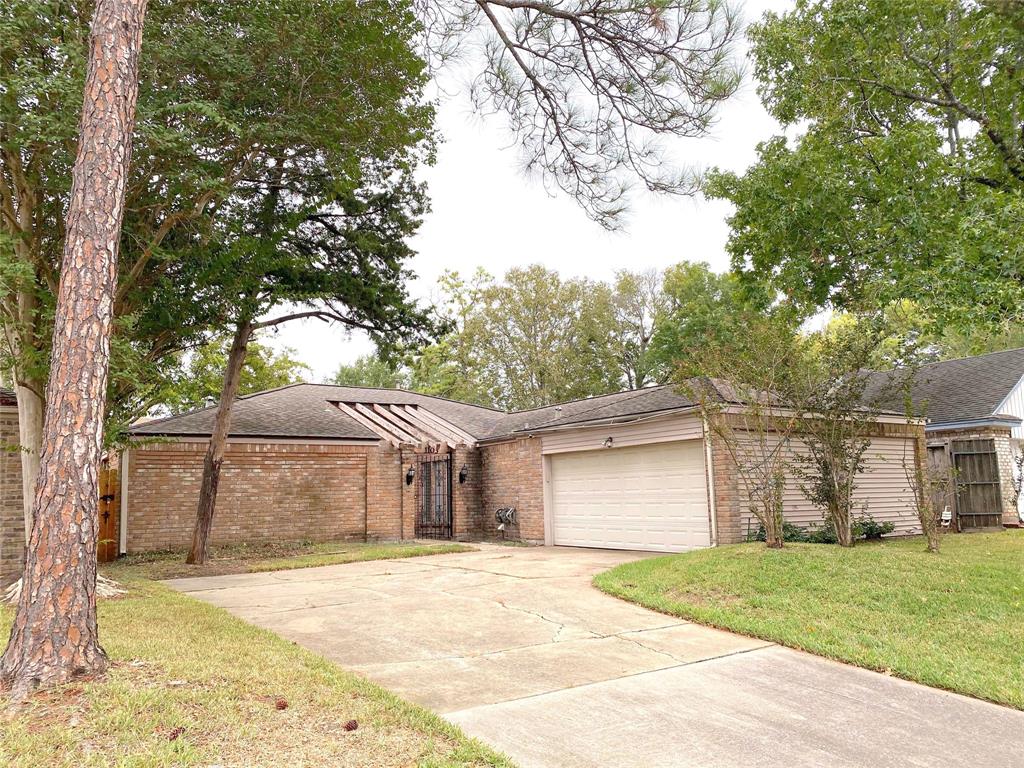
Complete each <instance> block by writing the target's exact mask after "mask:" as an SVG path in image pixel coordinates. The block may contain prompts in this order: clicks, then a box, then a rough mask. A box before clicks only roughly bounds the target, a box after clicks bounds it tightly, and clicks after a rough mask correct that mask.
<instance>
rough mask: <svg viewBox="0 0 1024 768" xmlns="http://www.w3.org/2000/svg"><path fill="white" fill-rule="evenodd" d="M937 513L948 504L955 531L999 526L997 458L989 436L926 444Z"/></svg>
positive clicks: (1000, 497)
mask: <svg viewBox="0 0 1024 768" xmlns="http://www.w3.org/2000/svg"><path fill="white" fill-rule="evenodd" d="M928 464H929V469H930V471H931V472H932V474H933V477H936V478H944V479H945V480H946V482H945V483H938V484H937V485H936V486H934V487H933V496H932V501H933V502H934V503H935V509H936V512H941V511H942V509H943V507H945V506H949V507H950V509H951V510H952V511H953V520H954V524H955V526H956V529H957V530H958V531H968V530H975V529H985V528H1000V527H1002V514H1003V497H1002V488H1001V484H1000V479H999V457H998V455H997V454H996V447H995V442H994V441H993V440H991V439H990V438H959V439H953V440H947V441H945V442H943V443H942V444H935V445H930V446H928Z"/></svg>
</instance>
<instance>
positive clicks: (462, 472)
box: [459, 464, 469, 485]
mask: <svg viewBox="0 0 1024 768" xmlns="http://www.w3.org/2000/svg"><path fill="white" fill-rule="evenodd" d="M468 476H469V467H467V466H466V465H465V464H463V465H462V468H461V469H459V485H462V484H463V483H464V482H466V478H467V477H468Z"/></svg>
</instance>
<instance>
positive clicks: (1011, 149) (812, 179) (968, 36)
mask: <svg viewBox="0 0 1024 768" xmlns="http://www.w3.org/2000/svg"><path fill="white" fill-rule="evenodd" d="M750 36H751V39H752V41H753V57H754V61H755V67H754V71H755V75H756V77H757V79H758V80H759V82H760V83H761V89H760V93H761V96H762V99H763V101H764V103H765V106H766V107H767V109H768V110H769V111H770V112H771V114H772V115H773V116H774V117H776V118H777V119H778V120H779V121H780V122H781V123H782V124H783V125H785V126H787V127H792V128H796V129H799V130H800V131H801V135H800V136H799V137H798V138H797V139H795V140H792V141H790V140H787V139H786V138H783V137H779V138H775V139H772V140H770V141H768V142H766V143H764V144H763V145H761V146H760V147H759V159H758V162H757V163H756V164H755V165H754V166H753V167H752V168H751V169H749V170H748V171H747V173H745V174H744V175H742V176H738V175H736V174H732V173H717V174H714V175H713V176H712V177H711V178H710V180H709V183H708V185H707V192H708V193H709V194H710V195H711V196H713V197H720V198H725V199H727V200H729V201H730V202H732V203H733V204H734V205H735V208H736V211H735V214H734V215H733V216H732V218H731V219H730V224H731V229H732V233H731V237H730V242H729V250H730V252H731V254H732V257H733V266H734V268H735V269H736V270H737V272H738V273H740V274H741V275H742V276H743V278H744V279H745V280H747V281H750V282H756V281H767V282H768V283H769V284H770V285H771V287H772V288H773V289H774V290H777V291H779V292H780V293H781V294H782V295H783V296H785V297H786V298H787V299H788V300H789V301H792V302H793V303H794V304H796V305H797V306H799V307H800V308H801V309H802V310H803V311H804V312H806V313H811V312H813V311H815V310H817V309H819V308H821V307H825V306H831V307H836V308H841V309H850V310H853V311H858V312H860V311H864V310H872V309H878V308H881V307H884V306H886V305H887V304H889V303H891V302H894V301H897V300H900V299H903V298H916V299H918V300H919V301H921V302H922V303H923V304H926V305H927V306H924V309H925V311H926V312H927V313H928V314H929V315H931V316H933V317H934V318H935V320H936V321H937V322H939V323H941V324H942V325H943V326H946V325H949V324H974V323H979V322H982V323H992V324H997V325H998V324H1000V323H1003V322H1005V321H1006V320H1007V319H1008V318H1010V319H1013V318H1016V319H1019V318H1020V317H1021V310H1022V306H1021V302H1020V295H1021V288H1022V285H1024V239H1022V238H1021V237H1020V232H1021V231H1024V133H1022V122H1021V114H1024V112H1022V107H1024V80H1022V79H1021V77H1020V71H1021V62H1022V61H1024V6H1022V5H1021V4H1020V3H1013V2H1001V1H999V0H992V1H991V2H978V3H975V2H966V1H964V0H908V1H907V2H900V3H893V2H889V1H888V0H830V1H828V2H826V1H825V0H801V2H798V3H797V6H796V8H795V9H794V10H793V11H791V12H788V13H783V14H778V15H777V14H772V13H769V14H767V15H766V16H765V18H764V19H763V20H762V21H761V22H760V23H759V24H756V25H754V26H753V27H752V29H751V31H750Z"/></svg>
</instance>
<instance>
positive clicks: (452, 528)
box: [0, 384, 923, 580]
mask: <svg viewBox="0 0 1024 768" xmlns="http://www.w3.org/2000/svg"><path fill="white" fill-rule="evenodd" d="M719 390H720V393H721V391H724V388H721V387H720V388H719ZM723 398H724V399H726V400H727V395H723ZM729 407H735V408H741V407H742V405H741V404H738V403H737V404H733V405H730V406H729ZM5 413H6V412H5ZM213 419H214V410H213V409H212V408H208V409H203V410H199V411H195V412H192V413H187V414H182V415H179V416H174V417H170V418H166V419H162V420H159V421H151V422H148V423H145V424H140V425H137V426H135V427H134V428H133V429H132V431H131V434H132V440H133V442H132V444H131V446H130V447H129V448H128V449H127V450H124V451H123V452H122V453H121V455H120V459H119V461H120V474H121V485H120V494H119V500H118V501H117V502H115V503H116V505H117V510H116V511H118V512H119V520H118V521H117V523H116V527H113V528H112V529H111V530H112V531H114V532H115V533H114V534H112V535H113V536H116V538H117V551H118V552H120V553H135V552H142V551H148V550H158V549H181V548H185V547H186V546H187V545H188V543H189V541H190V537H191V531H192V525H193V521H194V516H195V508H196V502H197V500H198V494H199V485H200V478H201V474H202V464H203V454H204V451H205V449H206V444H207V442H208V440H209V435H210V431H211V428H212V425H213ZM0 423H2V422H0ZM14 423H15V424H16V418H15V422H14ZM874 428H875V435H874V437H873V440H872V444H871V447H870V449H869V450H868V452H867V454H866V457H865V458H866V461H867V472H866V473H865V474H864V475H863V476H862V477H861V479H860V480H859V482H858V490H857V494H858V501H859V502H860V503H863V504H864V505H866V510H867V511H868V512H869V513H870V514H871V515H872V516H873V517H874V518H875V519H876V520H879V521H891V522H892V523H893V524H894V525H895V526H896V531H897V532H898V533H903V534H909V533H915V532H917V531H918V528H919V527H918V522H917V518H916V514H915V511H914V504H913V492H912V490H911V488H910V482H909V480H908V470H907V462H908V461H910V462H913V461H914V460H916V457H917V456H919V455H922V445H923V443H922V439H923V429H922V425H921V424H920V423H916V422H910V423H908V421H907V420H906V419H904V418H903V417H902V416H898V415H896V414H889V415H883V416H881V417H880V418H879V419H878V422H877V423H876V424H875V425H874ZM12 434H13V435H15V437H14V440H16V435H17V428H16V426H15V427H14V431H13V433H12ZM7 441H8V443H9V442H10V438H7ZM12 455H13V454H12ZM4 466H6V465H4ZM18 466H19V462H18V458H17V456H16V455H14V459H13V461H12V462H11V466H10V468H8V469H10V470H11V472H13V471H14V469H17V468H18ZM3 469H4V467H0V471H3ZM4 479H5V483H4V488H5V489H8V490H9V495H10V499H9V500H8V501H9V503H8V504H6V505H5V506H4V510H5V511H4V514H5V515H8V513H9V515H10V517H11V520H9V521H7V524H6V525H5V527H4V529H3V530H0V547H2V549H0V554H4V553H8V554H10V553H16V554H17V558H20V555H21V551H22V546H21V541H22V538H21V537H22V536H23V534H22V532H21V526H20V514H21V498H20V480H18V482H13V480H14V479H15V478H14V476H13V474H11V477H10V478H8V477H6V476H5V478H4ZM7 480H11V481H12V482H6V481H7ZM8 490H5V493H6V492H8ZM15 491H16V492H15ZM15 496H17V499H15ZM784 506H785V514H786V517H787V519H788V520H790V521H792V522H794V523H796V524H799V525H812V524H820V523H821V520H822V514H821V511H820V510H819V509H817V508H815V507H814V506H813V505H811V504H810V503H808V502H807V501H806V499H805V498H804V497H803V494H802V493H801V491H800V489H799V483H798V481H797V479H796V478H795V477H791V478H789V479H788V480H787V484H786V488H785V494H784ZM15 510H16V512H17V517H16V516H15ZM4 520H6V517H5V518H4ZM754 528H756V523H755V522H754V521H753V519H752V516H751V514H750V512H749V510H748V509H746V506H745V504H744V500H743V493H742V489H741V486H740V482H739V480H738V478H737V476H736V473H735V471H734V470H733V468H732V466H731V459H730V457H729V454H728V450H727V449H726V448H725V446H723V445H721V444H720V441H719V439H718V438H717V437H716V436H715V435H714V434H713V433H712V432H711V431H709V430H707V429H705V425H704V421H703V419H702V417H701V415H700V411H699V407H698V406H697V405H696V404H695V403H694V402H693V401H692V400H690V399H689V398H688V397H687V396H684V395H683V394H680V393H679V391H678V390H677V389H675V388H674V387H672V386H661V387H652V388H649V389H643V390H638V391H629V392H620V393H616V394H611V395H605V396H601V397H593V398H589V399H586V400H579V401H574V402H568V403H562V404H560V405H553V406H548V407H545V408H538V409H535V410H529V411H520V412H514V413H506V412H502V411H498V410H493V409H490V408H484V407H480V406H475V405H470V404H467V403H460V402H455V401H451V400H446V399H443V398H439V397H431V396H427V395H422V394H418V393H415V392H407V391H403V390H389V389H369V388H357V387H341V386H332V385H321V384H296V385H292V386H287V387H283V388H280V389H274V390H269V391H266V392H260V393H257V394H253V395H248V396H246V397H242V398H240V399H239V400H238V401H237V402H236V405H235V411H234V414H233V421H232V429H231V436H230V438H229V441H228V447H227V451H226V455H225V461H224V464H223V467H222V475H221V481H220V489H219V494H218V504H217V515H216V518H215V520H214V525H213V531H212V541H213V542H214V543H215V544H227V543H240V542H256V541H267V540H300V539H307V540H333V539H352V540H359V541H363V540H369V541H372V540H400V539H411V538H440V539H447V538H450V539H456V540H474V539H479V540H502V539H505V540H514V541H521V542H526V543H531V544H549V545H562V546H580V547H605V548H614V549H632V550H650V551H660V552H678V551H684V550H688V549H693V548H699V547H707V546H715V545H717V544H728V543H735V542H739V541H743V540H744V539H745V538H746V537H747V535H748V534H749V533H750V532H751V531H752V530H753V529H754ZM19 570H20V564H19V563H17V562H15V559H14V555H13V554H12V559H11V560H10V561H9V562H8V567H7V569H6V576H7V580H10V578H12V577H13V576H16V574H17V573H18V571H19ZM2 576H3V574H0V580H3V579H2Z"/></svg>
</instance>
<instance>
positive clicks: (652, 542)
mask: <svg viewBox="0 0 1024 768" xmlns="http://www.w3.org/2000/svg"><path fill="white" fill-rule="evenodd" d="M550 481H551V501H552V519H551V528H552V537H553V539H554V543H555V544H561V545H567V546H574V547H607V548H611V549H646V550H653V551H657V552H680V551H683V550H686V549H692V548H694V547H706V546H709V545H710V543H711V535H710V532H709V523H708V500H707V491H706V483H705V479H704V443H703V442H702V441H701V440H687V441H684V442H677V443H659V444H656V445H641V446H636V447H631V448H611V449H608V450H597V451H583V452H579V453H562V454H555V455H553V456H552V457H551V465H550Z"/></svg>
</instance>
